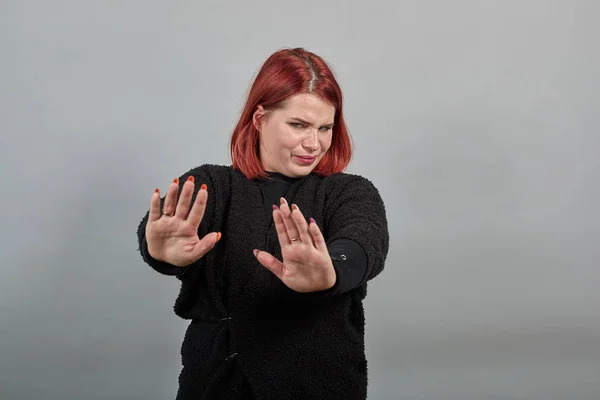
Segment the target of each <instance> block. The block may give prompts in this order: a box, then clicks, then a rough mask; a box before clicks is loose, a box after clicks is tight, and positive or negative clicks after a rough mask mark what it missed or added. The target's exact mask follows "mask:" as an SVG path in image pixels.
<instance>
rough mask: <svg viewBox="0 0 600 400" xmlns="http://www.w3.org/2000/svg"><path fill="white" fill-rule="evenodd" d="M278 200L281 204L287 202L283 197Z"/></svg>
mask: <svg viewBox="0 0 600 400" xmlns="http://www.w3.org/2000/svg"><path fill="white" fill-rule="evenodd" d="M279 201H281V204H287V200H286V199H284V198H283V197H282V198H280V199H279Z"/></svg>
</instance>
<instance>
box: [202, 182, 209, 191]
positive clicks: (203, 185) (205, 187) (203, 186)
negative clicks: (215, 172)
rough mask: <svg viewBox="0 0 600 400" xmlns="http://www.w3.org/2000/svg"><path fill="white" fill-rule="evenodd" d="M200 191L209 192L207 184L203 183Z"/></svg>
mask: <svg viewBox="0 0 600 400" xmlns="http://www.w3.org/2000/svg"><path fill="white" fill-rule="evenodd" d="M200 189H204V190H208V189H207V186H206V183H203V184H202V186H200Z"/></svg>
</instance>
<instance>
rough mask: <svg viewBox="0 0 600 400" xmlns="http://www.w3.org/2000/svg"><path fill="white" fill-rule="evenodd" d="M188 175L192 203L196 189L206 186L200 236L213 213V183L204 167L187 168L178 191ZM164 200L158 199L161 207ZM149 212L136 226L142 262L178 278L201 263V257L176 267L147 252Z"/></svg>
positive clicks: (206, 230)
mask: <svg viewBox="0 0 600 400" xmlns="http://www.w3.org/2000/svg"><path fill="white" fill-rule="evenodd" d="M190 175H192V176H194V194H193V196H192V200H191V203H193V202H194V200H195V199H196V195H197V193H198V191H199V190H200V187H201V186H202V184H206V185H207V188H208V200H207V204H206V209H205V211H204V216H203V217H202V222H201V223H200V227H199V229H198V236H199V237H200V238H202V237H203V236H204V235H206V234H207V233H209V229H208V228H209V225H210V224H209V221H210V218H211V216H212V214H213V210H214V206H215V204H214V203H215V196H214V195H212V194H211V192H212V191H213V190H214V184H213V181H212V179H211V177H210V176H209V174H208V172H207V170H206V169H205V168H203V167H196V168H194V169H191V170H189V171H188V172H186V173H185V174H183V175H181V176H180V177H179V192H180V193H181V189H182V188H183V184H184V183H185V182H186V180H187V178H188V177H189V176H190ZM212 193H214V192H212ZM164 201H165V198H164V197H162V198H161V199H160V205H161V208H162V206H163V204H164ZM149 214H150V210H148V211H146V215H145V216H144V218H143V219H142V221H141V222H140V224H139V226H138V230H137V237H138V245H139V248H138V250H139V252H140V255H141V256H142V259H143V260H144V262H145V263H146V264H148V265H149V266H150V267H152V268H153V269H154V270H155V271H157V272H158V273H160V274H163V275H170V276H175V277H177V278H179V279H183V278H184V277H185V276H186V275H187V273H188V272H189V271H190V270H191V269H193V268H197V267H198V266H199V265H200V264H201V263H202V259H200V260H198V261H196V262H195V263H193V264H191V265H189V266H186V267H178V266H175V265H171V264H169V263H166V262H162V261H159V260H156V259H154V258H153V257H152V256H151V255H150V253H149V252H148V243H147V242H146V224H147V223H148V217H149Z"/></svg>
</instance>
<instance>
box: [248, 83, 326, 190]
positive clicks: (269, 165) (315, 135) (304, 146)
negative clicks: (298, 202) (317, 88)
mask: <svg viewBox="0 0 600 400" xmlns="http://www.w3.org/2000/svg"><path fill="white" fill-rule="evenodd" d="M260 117H262V119H261V120H260V121H259V118H260ZM334 117H335V107H334V106H332V105H331V104H329V103H327V102H326V101H324V100H322V99H321V98H319V97H317V96H315V95H313V94H309V93H305V94H298V95H295V96H292V97H290V98H288V99H287V100H286V101H285V103H284V105H283V107H282V108H279V109H276V110H269V111H266V110H265V109H264V108H263V107H262V106H259V107H258V108H257V110H256V111H255V113H254V117H253V122H254V125H255V126H256V128H257V129H258V131H259V132H260V160H261V162H262V166H263V168H264V170H265V171H270V172H279V173H281V174H283V175H286V176H289V177H293V178H294V177H301V176H305V175H308V174H309V173H310V172H311V171H312V170H313V169H314V168H315V167H316V166H317V164H318V163H319V161H320V160H321V158H322V157H323V155H324V154H325V152H326V151H327V150H329V147H330V146H331V136H332V127H333V120H334Z"/></svg>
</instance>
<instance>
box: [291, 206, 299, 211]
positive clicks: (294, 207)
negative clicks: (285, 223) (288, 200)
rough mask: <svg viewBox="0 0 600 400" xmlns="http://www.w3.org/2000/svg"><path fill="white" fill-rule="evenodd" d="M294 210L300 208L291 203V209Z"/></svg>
mask: <svg viewBox="0 0 600 400" xmlns="http://www.w3.org/2000/svg"><path fill="white" fill-rule="evenodd" d="M294 210H296V211H298V210H300V209H299V208H298V206H297V205H295V204H292V211H294Z"/></svg>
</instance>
